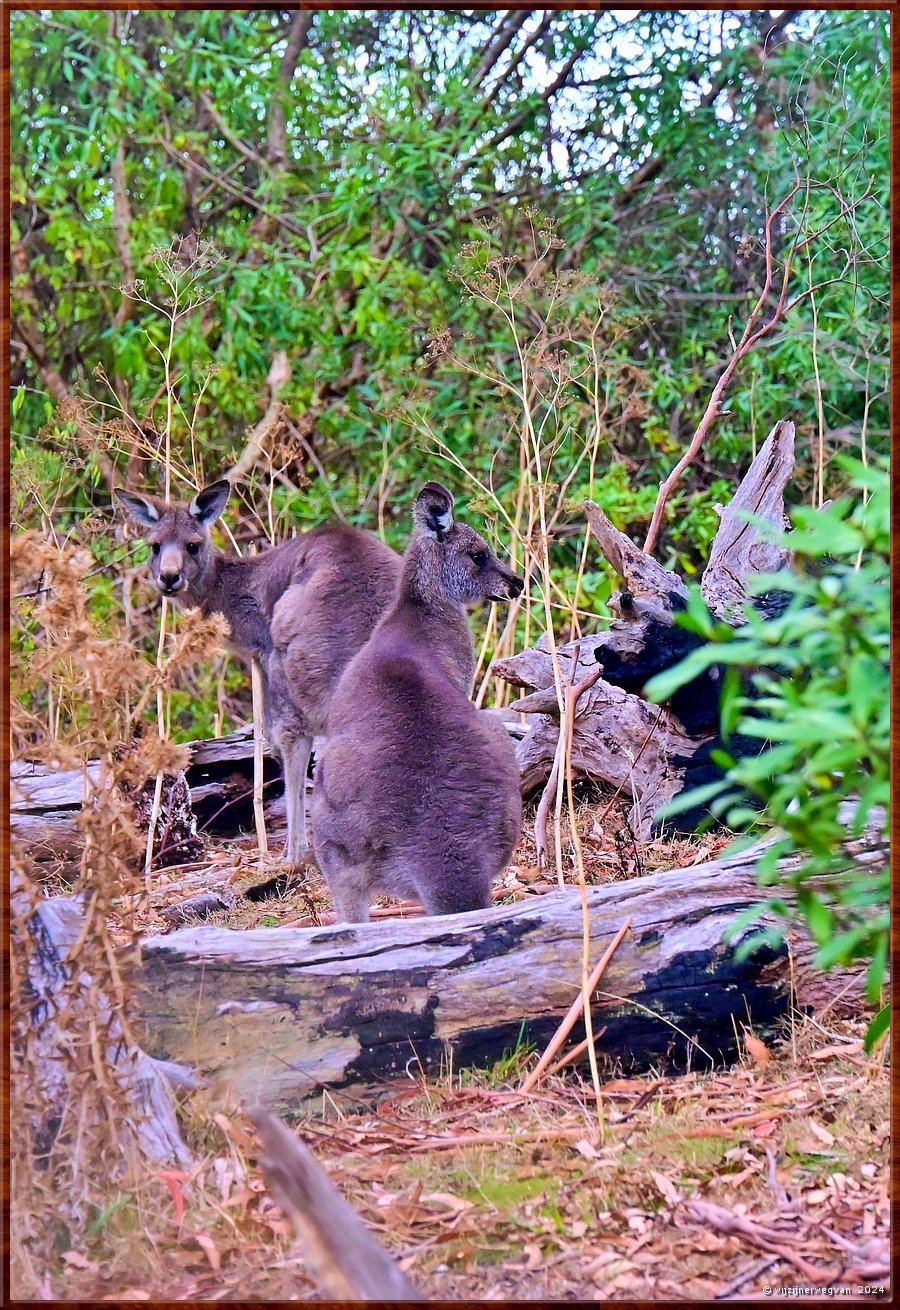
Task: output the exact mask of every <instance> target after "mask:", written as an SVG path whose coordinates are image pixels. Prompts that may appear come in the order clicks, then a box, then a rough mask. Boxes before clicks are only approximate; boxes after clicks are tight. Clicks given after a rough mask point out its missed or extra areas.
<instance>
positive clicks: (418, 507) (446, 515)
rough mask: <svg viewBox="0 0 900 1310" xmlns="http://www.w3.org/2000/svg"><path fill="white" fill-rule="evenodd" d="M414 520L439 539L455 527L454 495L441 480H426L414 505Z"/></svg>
mask: <svg viewBox="0 0 900 1310" xmlns="http://www.w3.org/2000/svg"><path fill="white" fill-rule="evenodd" d="M413 522H414V523H415V524H416V526H417V527H419V528H421V529H422V531H423V532H427V533H428V535H429V536H430V537H434V538H435V540H437V541H443V540H444V537H445V536H446V534H447V533H448V532H449V531H450V529H451V528H452V527H453V497H452V496H451V495H450V492H449V491H448V490H447V488H446V487H442V486H441V484H440V483H439V482H426V483H425V486H424V487H423V488H422V490H421V491H420V492H419V494H418V496H416V502H415V504H414V505H413Z"/></svg>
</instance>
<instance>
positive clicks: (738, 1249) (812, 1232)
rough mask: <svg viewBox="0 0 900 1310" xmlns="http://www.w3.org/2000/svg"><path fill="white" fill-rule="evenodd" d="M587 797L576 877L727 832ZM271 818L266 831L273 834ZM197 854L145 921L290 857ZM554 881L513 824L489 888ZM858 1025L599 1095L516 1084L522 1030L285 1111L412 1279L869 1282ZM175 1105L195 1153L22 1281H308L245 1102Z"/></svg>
mask: <svg viewBox="0 0 900 1310" xmlns="http://www.w3.org/2000/svg"><path fill="white" fill-rule="evenodd" d="M595 814H596V808H595V807H594V806H592V805H591V804H590V802H589V801H586V802H585V803H584V804H583V806H582V808H581V809H580V811H579V816H578V817H579V830H580V832H581V836H582V842H583V844H584V846H585V864H586V872H587V877H588V880H589V881H590V882H598V883H599V882H608V881H613V880H619V879H621V878H627V877H633V876H636V875H638V874H640V873H645V872H650V871H651V870H655V869H662V868H667V867H670V868H674V867H676V866H679V865H685V864H689V863H693V862H698V863H699V862H700V861H703V860H708V859H711V858H714V857H715V855H716V854H717V853H718V852H719V850H720V849H721V847H722V846H724V845H725V844H726V842H727V838H723V837H722V836H721V835H719V836H705V837H699V838H698V837H690V838H686V839H684V840H683V841H675V842H672V841H658V842H654V843H649V844H643V845H641V846H640V847H638V845H637V844H636V843H635V842H634V841H633V840H632V839H630V836H629V835H628V833H627V829H625V828H624V826H623V827H621V828H618V829H617V828H616V825H615V824H610V823H608V822H606V823H604V824H603V825H602V831H601V826H600V825H598V824H597V823H596V819H595ZM282 839H283V835H282V834H279V833H275V834H274V835H273V847H274V848H275V849H279V848H280V842H281V841H282ZM551 842H552V825H551ZM567 845H568V843H564V847H565V846H567ZM211 861H212V862H211V863H210V862H207V863H206V864H205V866H204V869H203V870H202V871H200V870H196V871H194V872H195V873H196V875H197V876H196V877H195V878H193V879H192V877H191V874H190V872H189V871H185V870H184V869H182V870H172V871H170V872H169V873H168V874H163V875H161V876H160V877H159V878H156V879H154V894H153V897H152V898H151V904H150V906H149V907H148V909H147V911H146V925H145V926H146V930H147V931H148V932H154V931H167V930H168V929H169V928H170V923H169V922H168V921H167V919H166V918H165V917H164V916H163V915H162V911H163V910H164V909H166V908H168V907H169V906H170V905H171V904H172V902H173V901H177V900H179V899H183V898H184V897H185V896H186V895H188V894H196V893H197V892H198V891H202V890H203V889H204V888H208V887H210V886H212V885H215V886H217V887H220V888H221V887H223V886H224V887H231V888H233V890H234V891H239V890H243V889H245V888H246V887H247V886H249V885H252V884H259V883H260V882H263V881H265V880H266V879H267V878H271V877H272V876H273V875H275V874H277V873H279V872H283V871H284V866H283V865H281V864H280V862H279V861H277V860H276V859H274V858H273V857H270V858H269V859H267V860H263V861H262V862H261V861H260V860H259V858H258V855H257V853H256V852H255V850H254V849H253V842H252V841H251V840H250V839H246V840H239V841H237V842H234V843H229V846H228V849H227V852H222V851H220V852H218V854H217V853H216V852H212V853H211ZM568 878H572V879H574V870H573V871H571V873H570V874H567V879H568ZM555 887H556V882H555V879H554V878H553V876H552V875H550V876H548V875H547V873H546V871H543V870H541V869H539V868H538V866H537V862H536V859H535V851H534V845H533V831H532V828H531V825H530V824H529V825H527V835H526V837H525V838H523V842H522V845H521V846H520V848H519V850H518V851H517V852H516V856H515V858H514V860H513V862H512V864H511V866H510V868H509V870H508V871H507V873H506V874H505V875H504V879H503V882H502V885H501V886H499V887H498V888H497V893H498V895H497V899H498V900H499V899H502V900H513V899H523V898H527V897H530V896H534V895H540V894H542V893H543V892H546V891H549V890H553V889H554V888H555ZM384 911H385V912H387V913H396V907H394V908H393V909H392V908H390V907H389V906H388V905H387V904H385V906H384ZM211 918H212V920H213V921H214V922H219V923H222V924H227V925H228V926H230V927H241V928H245V927H251V926H266V925H270V926H274V925H276V924H277V925H280V926H287V925H289V924H290V925H294V926H301V925H306V924H309V925H312V924H316V923H325V922H328V921H329V918H330V914H329V900H328V896H327V891H326V890H325V888H324V886H323V884H322V882H321V879H319V878H318V876H317V875H314V874H313V873H312V871H310V874H309V876H304V877H303V879H302V880H301V882H300V883H299V885H296V886H290V887H287V888H285V887H284V886H283V885H280V886H279V888H278V890H277V892H276V894H275V895H274V896H268V897H266V898H265V899H263V900H260V901H250V900H247V899H245V898H241V899H239V900H237V901H236V904H235V906H234V908H233V909H231V910H229V911H220V912H217V913H216V914H214V915H212V916H211ZM864 1028H865V1023H864V1021H863V1020H862V1019H860V1020H848V1019H840V1020H838V1019H836V1018H834V1017H833V1016H829V1015H828V1014H827V1013H825V1014H819V1015H817V1016H816V1017H815V1018H811V1017H803V1018H800V1017H798V1018H797V1019H796V1021H795V1023H794V1024H793V1025H792V1027H791V1029H790V1030H789V1031H786V1033H785V1035H784V1038H783V1040H781V1041H779V1042H778V1043H775V1044H772V1045H771V1046H770V1047H767V1046H765V1045H764V1044H763V1043H762V1042H761V1041H759V1040H758V1039H756V1040H754V1039H753V1038H752V1037H751V1038H750V1040H749V1041H748V1044H747V1047H746V1049H745V1052H744V1058H743V1061H742V1063H741V1064H740V1065H738V1066H736V1067H734V1068H732V1069H729V1070H723V1071H718V1072H715V1073H691V1074H685V1075H682V1076H678V1077H665V1078H663V1077H658V1076H655V1075H653V1074H652V1073H651V1074H647V1075H646V1076H643V1077H632V1076H629V1077H621V1076H617V1072H616V1070H615V1069H613V1068H610V1067H607V1068H605V1069H604V1072H603V1079H602V1087H601V1096H600V1098H599V1101H598V1098H597V1097H596V1095H595V1093H594V1090H593V1087H592V1085H591V1083H590V1080H589V1079H588V1080H587V1081H586V1080H585V1078H584V1077H583V1076H582V1074H581V1073H579V1072H578V1071H577V1070H573V1069H567V1070H564V1071H561V1072H559V1073H557V1074H552V1075H551V1076H550V1077H548V1078H545V1079H544V1080H543V1081H542V1082H541V1083H540V1084H539V1085H538V1086H537V1088H536V1089H535V1090H534V1091H532V1092H529V1093H528V1094H524V1095H523V1094H522V1093H520V1092H519V1091H518V1090H517V1088H518V1086H519V1084H520V1083H521V1081H522V1078H523V1077H524V1075H525V1073H526V1072H527V1071H528V1069H529V1068H530V1067H532V1066H533V1064H534V1061H535V1059H536V1055H537V1054H538V1053H535V1052H533V1051H528V1050H519V1051H516V1052H511V1053H510V1054H509V1056H508V1058H506V1059H504V1060H502V1061H501V1062H500V1063H498V1064H497V1065H496V1066H495V1067H494V1068H493V1069H491V1070H488V1071H479V1072H473V1071H471V1070H462V1071H456V1072H447V1073H445V1074H444V1075H442V1076H440V1077H429V1078H428V1079H425V1078H424V1077H421V1078H419V1079H418V1080H417V1081H415V1082H414V1083H412V1084H411V1085H410V1086H409V1087H408V1088H403V1089H402V1090H399V1091H394V1092H392V1093H391V1094H389V1095H388V1096H387V1097H386V1098H385V1099H383V1100H381V1101H380V1102H379V1103H378V1105H377V1106H375V1107H374V1108H372V1107H367V1108H364V1109H360V1108H359V1107H353V1106H352V1105H350V1104H349V1103H347V1102H344V1101H341V1100H339V1099H338V1098H336V1097H332V1096H330V1095H329V1094H328V1093H325V1094H324V1095H323V1100H322V1104H321V1106H317V1107H316V1108H315V1110H313V1111H309V1112H308V1113H307V1114H306V1116H305V1117H304V1118H302V1119H301V1120H298V1121H294V1124H293V1127H294V1129H295V1131H297V1132H298V1133H299V1134H300V1135H301V1136H302V1137H303V1139H304V1140H305V1141H306V1142H307V1143H308V1144H309V1145H310V1146H311V1147H312V1149H313V1150H314V1152H315V1154H316V1157H317V1158H318V1159H319V1160H320V1162H321V1163H322V1164H323V1165H324V1166H325V1167H326V1169H327V1170H328V1172H329V1174H330V1175H331V1177H332V1178H333V1180H334V1181H335V1182H336V1184H337V1185H338V1187H339V1188H340V1189H341V1191H342V1192H343V1194H344V1195H345V1196H346V1197H347V1199H348V1200H349V1201H350V1202H351V1204H352V1205H353V1206H354V1207H355V1208H356V1209H357V1211H358V1212H359V1213H360V1214H361V1215H362V1217H363V1219H364V1220H365V1222H366V1223H367V1224H368V1225H369V1227H370V1228H371V1229H372V1230H373V1231H374V1232H375V1233H376V1234H377V1235H378V1237H379V1238H380V1240H381V1241H382V1242H383V1243H384V1245H385V1246H386V1248H387V1249H388V1250H389V1251H390V1252H391V1253H392V1255H393V1256H394V1257H395V1258H396V1259H397V1260H398V1261H399V1262H400V1263H401V1265H402V1266H403V1268H404V1269H406V1270H407V1272H408V1274H409V1276H410V1277H411V1278H412V1280H413V1281H414V1282H415V1283H416V1285H417V1286H418V1287H419V1288H420V1289H421V1291H422V1293H423V1295H424V1296H425V1297H426V1298H429V1299H435V1300H463V1299H465V1300H469V1299H475V1300H479V1299H480V1300H508V1299H541V1298H552V1299H560V1300H574V1299H591V1300H596V1299H601V1298H607V1297H610V1298H618V1299H634V1298H642V1299H644V1298H649V1299H662V1300H671V1299H676V1300H682V1299H712V1298H723V1299H724V1298H728V1297H739V1298H744V1297H766V1296H770V1295H773V1294H774V1295H778V1294H779V1291H778V1289H783V1288H793V1289H795V1291H794V1293H793V1294H795V1295H796V1294H797V1290H798V1289H800V1288H809V1289H810V1290H811V1291H812V1289H816V1290H818V1291H820V1292H822V1291H824V1292H826V1294H827V1289H829V1288H835V1289H836V1288H838V1287H839V1288H840V1289H841V1291H842V1293H844V1294H850V1295H854V1294H858V1295H860V1296H862V1297H865V1298H867V1299H874V1300H877V1299H879V1298H880V1299H882V1300H886V1299H887V1298H888V1295H889V1293H888V1290H887V1279H888V1254H889V1217H890V1216H889V1159H890V1157H889V1137H890V1099H889V1084H890V1077H889V1069H888V1065H887V1061H886V1059H885V1057H884V1054H883V1052H882V1053H881V1054H876V1055H875V1056H873V1057H867V1056H866V1055H864V1054H863V1051H862V1034H863V1032H864ZM598 1049H599V1050H601V1051H602V1039H601V1041H600V1042H599V1043H598ZM182 1126H183V1130H184V1134H185V1138H186V1140H187V1142H188V1144H189V1145H190V1147H191V1148H192V1150H193V1151H194V1153H195V1163H194V1164H193V1165H192V1166H191V1167H190V1168H188V1169H183V1170H174V1169H171V1170H158V1171H156V1172H154V1173H151V1174H146V1175H144V1176H142V1177H136V1178H134V1179H132V1180H131V1182H130V1183H125V1184H123V1185H122V1187H121V1188H120V1189H119V1190H118V1191H117V1193H116V1195H115V1196H110V1200H109V1204H108V1206H107V1207H105V1209H104V1210H103V1212H102V1213H98V1214H97V1215H96V1218H95V1220H94V1222H93V1223H92V1224H91V1225H90V1228H89V1232H90V1233H91V1236H90V1238H89V1239H88V1240H87V1241H82V1242H80V1243H78V1244H77V1245H76V1246H75V1247H74V1248H73V1249H68V1250H60V1255H59V1261H58V1263H57V1264H56V1267H55V1268H52V1269H45V1270H37V1269H33V1268H31V1269H28V1268H27V1267H23V1266H22V1264H21V1262H18V1263H19V1278H20V1280H21V1282H22V1284H23V1286H22V1294H23V1295H26V1296H29V1297H38V1298H41V1299H54V1300H56V1299H66V1300H69V1299H78V1300H85V1301H92V1300H104V1299H109V1300H154V1301H156V1300H160V1301H171V1300H237V1299H239V1300H252V1299H259V1300H306V1299H309V1298H310V1297H313V1296H314V1293H315V1288H314V1284H313V1283H312V1282H311V1281H310V1279H309V1277H308V1276H307V1274H306V1272H305V1269H304V1264H303V1260H302V1258H301V1257H300V1256H299V1255H298V1254H297V1253H296V1248H295V1246H294V1242H293V1235H292V1231H291V1229H290V1225H289V1224H288V1222H287V1220H286V1219H285V1217H284V1216H283V1215H282V1214H281V1212H280V1211H279V1209H278V1207H277V1206H276V1205H275V1204H274V1202H272V1201H271V1200H270V1198H269V1197H268V1195H267V1192H266V1187H265V1183H264V1181H263V1177H262V1172H261V1168H260V1165H259V1163H258V1157H259V1154H260V1150H259V1147H258V1145H257V1143H256V1138H255V1134H254V1130H253V1128H252V1126H251V1125H250V1123H249V1121H248V1120H247V1119H246V1118H245V1117H244V1116H243V1114H242V1112H241V1109H240V1107H239V1106H226V1105H222V1104H219V1103H216V1104H213V1103H212V1102H211V1101H210V1100H208V1099H207V1095H206V1094H205V1093H204V1092H196V1093H193V1094H192V1095H191V1096H190V1097H189V1098H188V1099H187V1100H186V1101H185V1102H184V1103H183V1106H182ZM59 1245H60V1246H65V1245H66V1243H65V1241H64V1240H63V1241H61V1242H60V1243H59Z"/></svg>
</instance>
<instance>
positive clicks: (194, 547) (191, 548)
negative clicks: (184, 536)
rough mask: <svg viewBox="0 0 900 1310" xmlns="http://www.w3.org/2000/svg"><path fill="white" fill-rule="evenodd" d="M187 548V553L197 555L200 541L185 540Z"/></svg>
mask: <svg viewBox="0 0 900 1310" xmlns="http://www.w3.org/2000/svg"><path fill="white" fill-rule="evenodd" d="M185 549H186V550H187V553H188V554H189V555H196V554H197V551H198V550H199V549H200V542H199V541H187V542H185Z"/></svg>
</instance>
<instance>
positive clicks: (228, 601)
mask: <svg viewBox="0 0 900 1310" xmlns="http://www.w3.org/2000/svg"><path fill="white" fill-rule="evenodd" d="M228 491H229V485H228V483H227V482H224V481H220V482H216V483H213V484H212V485H211V486H209V487H205V488H204V489H203V490H202V491H200V492H198V494H197V495H196V496H195V497H194V499H193V501H191V503H190V505H185V504H181V503H176V502H172V503H168V504H167V503H166V502H164V501H160V500H157V499H155V498H154V497H150V496H141V495H138V494H136V493H134V492H124V491H117V492H116V495H117V496H118V498H119V500H120V501H121V503H122V504H123V505H124V507H125V509H126V511H127V512H128V513H129V514H130V515H131V517H132V518H133V519H135V520H136V521H137V522H138V523H140V524H141V525H142V526H143V528H144V529H145V536H146V539H147V540H148V541H149V542H150V543H151V547H152V550H153V553H152V555H151V559H150V572H151V575H152V577H153V581H154V584H155V585H156V587H157V589H158V590H159V591H160V592H161V593H162V594H163V595H164V596H170V597H175V598H177V600H178V602H179V603H181V604H184V605H190V606H199V608H200V609H201V610H202V611H203V613H204V614H211V613H219V614H223V615H224V616H225V618H226V619H227V620H228V622H229V624H230V625H231V639H230V641H229V646H230V648H231V649H232V650H233V651H234V652H235V653H236V654H238V655H240V656H241V657H243V658H244V659H245V660H247V661H249V659H250V658H251V657H252V656H256V658H257V659H258V660H259V663H260V667H261V669H262V675H263V703H264V712H265V731H266V736H267V737H268V739H269V741H270V742H271V743H272V745H273V746H274V747H275V748H276V750H277V751H278V752H279V754H280V755H281V758H282V765H283V770H284V781H285V793H286V796H287V809H288V840H287V846H286V848H285V858H286V859H288V860H290V861H291V862H293V863H296V862H297V861H299V860H300V859H301V857H302V855H303V853H304V851H305V850H306V849H307V848H308V844H309V843H308V837H307V831H306V773H307V769H308V767H309V756H310V751H311V749H312V739H313V737H314V736H318V735H319V734H320V733H322V732H323V731H324V729H325V721H326V717H327V714H328V707H329V705H330V703H331V696H332V693H333V691H334V688H335V686H336V685H337V681H338V678H339V677H340V675H341V673H342V672H343V671H344V668H345V666H346V665H347V663H348V661H349V660H350V659H351V658H352V657H353V656H354V655H355V654H356V652H357V651H358V650H359V649H360V647H361V646H362V645H363V643H364V642H365V641H366V640H367V638H368V637H369V636H370V634H371V632H372V630H373V628H374V627H375V624H376V623H377V622H378V620H379V619H380V618H381V616H382V615H383V614H384V612H385V611H386V609H387V608H388V606H389V604H390V603H391V601H392V600H393V598H394V593H395V590H396V586H397V581H398V579H399V576H400V568H401V561H400V557H399V556H398V555H397V554H396V553H395V552H394V551H392V550H389V549H388V547H387V546H385V545H383V544H382V542H380V541H379V540H378V538H377V537H373V536H372V535H371V534H370V533H368V532H362V531H360V530H359V529H357V528H349V527H341V526H339V525H337V524H328V525H326V526H324V527H320V528H314V529H313V530H312V531H311V532H305V533H303V534H302V535H300V536H298V537H295V538H294V539H293V540H291V541H286V542H284V543H283V544H282V545H280V546H275V547H273V548H272V549H271V550H266V551H262V552H261V553H260V554H259V555H252V556H244V557H238V556H235V555H225V554H223V553H222V551H220V550H217V548H216V547H215V545H214V544H213V541H212V537H211V535H210V524H211V523H213V522H214V520H215V519H216V518H218V517H219V515H220V514H221V513H222V510H223V509H224V508H225V503H226V501H227V499H228Z"/></svg>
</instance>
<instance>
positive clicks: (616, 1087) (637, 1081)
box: [600, 1078, 648, 1096]
mask: <svg viewBox="0 0 900 1310" xmlns="http://www.w3.org/2000/svg"><path fill="white" fill-rule="evenodd" d="M647 1088H648V1083H647V1080H646V1079H645V1078H613V1079H611V1081H610V1082H608V1083H604V1084H603V1085H602V1087H601V1088H600V1091H601V1092H603V1093H604V1095H610V1096H612V1095H619V1094H621V1093H622V1092H646V1091H647Z"/></svg>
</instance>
